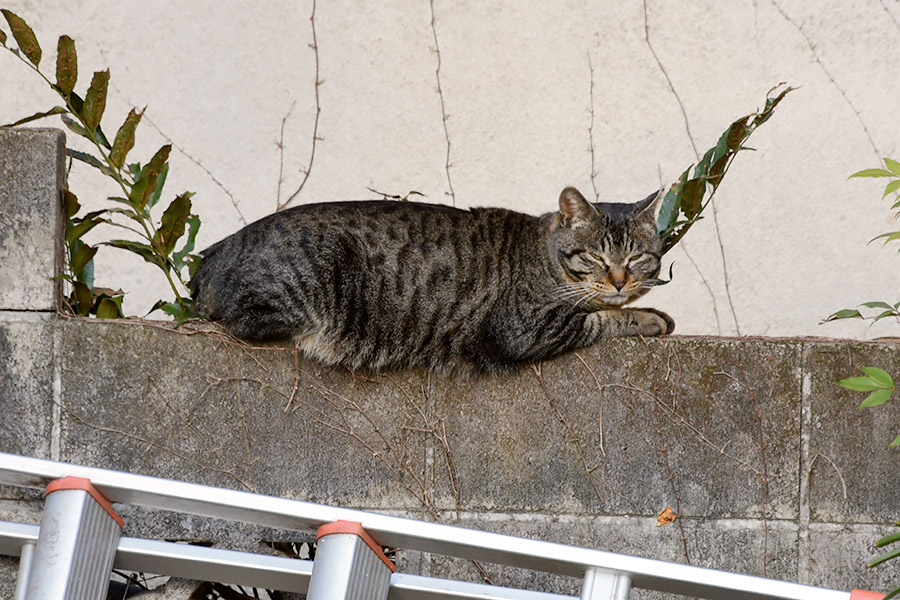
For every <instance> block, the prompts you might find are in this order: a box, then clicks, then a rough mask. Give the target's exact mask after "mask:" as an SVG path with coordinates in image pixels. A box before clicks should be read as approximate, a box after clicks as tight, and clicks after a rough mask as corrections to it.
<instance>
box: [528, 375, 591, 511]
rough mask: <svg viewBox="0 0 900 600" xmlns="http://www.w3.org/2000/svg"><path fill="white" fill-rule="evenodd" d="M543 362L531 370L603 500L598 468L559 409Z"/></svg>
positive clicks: (589, 480)
mask: <svg viewBox="0 0 900 600" xmlns="http://www.w3.org/2000/svg"><path fill="white" fill-rule="evenodd" d="M542 366H543V363H537V364H535V363H532V365H531V370H532V371H534V374H535V376H536V377H537V379H538V382H540V384H541V389H543V390H544V394H545V395H546V396H547V400H548V401H549V402H550V406H551V407H552V408H553V412H554V413H556V418H557V419H559V422H560V423H561V424H562V426H563V427H565V429H566V432H567V433H568V434H569V440H568V441H570V442H572V444H573V445H574V446H575V451H576V452H577V454H578V459H579V460H580V462H581V466H582V468H583V469H584V474H585V475H586V476H587V480H588V483H590V484H591V487H592V488H593V489H594V494H596V495H597V499H598V500H600V501H603V494H601V493H600V488H599V487H598V486H597V483H596V482H595V481H594V475H593V472H594V471H595V470H596V467H595V468H593V469H592V468H590V467H588V464H587V456H586V454H585V451H584V446H583V445H582V444H581V439H580V438H579V437H578V435H577V434H576V433H575V430H573V429H572V426H571V425H570V424H569V422H568V421H567V420H566V418H565V417H564V416H563V414H562V411H561V410H560V409H559V405H558V404H557V403H556V400H555V399H554V398H553V395H552V394H551V393H550V390H549V389H547V383H546V382H545V381H544V375H543V373H542Z"/></svg>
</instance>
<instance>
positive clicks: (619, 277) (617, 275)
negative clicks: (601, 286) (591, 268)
mask: <svg viewBox="0 0 900 600" xmlns="http://www.w3.org/2000/svg"><path fill="white" fill-rule="evenodd" d="M607 280H608V281H609V283H610V284H611V285H612V286H613V287H614V288H616V291H619V292H621V291H622V288H623V287H625V284H626V283H628V277H627V275H626V274H625V272H624V271H618V270H612V272H611V273H610V274H609V276H608V277H607Z"/></svg>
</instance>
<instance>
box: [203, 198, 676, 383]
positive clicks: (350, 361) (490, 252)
mask: <svg viewBox="0 0 900 600" xmlns="http://www.w3.org/2000/svg"><path fill="white" fill-rule="evenodd" d="M655 197H656V194H653V195H651V196H650V197H648V198H647V199H645V200H643V201H641V202H639V203H637V204H591V203H589V202H587V201H586V200H585V199H584V198H583V197H582V195H581V194H580V193H579V192H578V191H577V190H575V189H574V188H566V189H565V190H563V192H562V194H561V195H560V201H559V204H560V210H559V212H553V213H548V214H545V215H543V216H540V217H535V216H530V215H526V214H522V213H518V212H514V211H511V210H505V209H499V208H476V209H472V210H468V211H466V210H458V209H455V208H450V207H448V206H439V205H429V204H419V203H415V202H398V201H359V202H335V203H327V204H307V205H303V206H298V207H296V208H292V209H289V210H285V211H282V212H278V213H275V214H272V215H269V216H268V217H265V218H263V219H261V220H259V221H257V222H255V223H252V224H250V225H248V226H247V227H245V228H243V229H242V230H240V231H238V232H237V233H235V234H234V235H232V236H230V237H228V238H226V239H224V240H222V241H221V242H219V243H217V244H215V245H213V246H211V247H210V248H208V249H207V250H206V251H205V252H204V253H203V262H202V263H201V265H200V268H199V269H198V271H197V273H196V275H195V277H194V279H193V280H192V281H191V291H192V293H193V295H194V297H195V299H196V302H197V307H198V308H199V309H200V311H201V312H203V313H205V314H207V315H208V316H209V317H210V318H211V319H213V320H218V321H221V322H222V324H223V325H224V326H225V327H226V329H228V330H229V331H230V332H232V333H233V334H234V335H236V336H238V337H242V338H246V339H250V340H288V339H290V340H294V341H295V343H297V344H298V345H299V347H300V348H301V349H302V350H303V351H304V352H305V353H306V355H308V356H309V357H311V358H314V359H317V360H320V361H322V362H325V363H328V364H343V365H347V366H349V367H351V368H353V369H361V368H362V369H373V370H380V369H385V368H405V367H420V366H421V367H427V368H430V369H434V370H438V371H444V372H447V371H453V370H458V369H459V368H466V367H475V368H476V369H477V370H480V371H485V372H498V371H503V370H507V369H509V368H511V367H514V366H516V365H519V364H523V363H528V362H533V361H540V360H543V359H545V358H550V357H552V356H556V355H558V354H561V353H563V352H567V351H570V350H574V349H576V348H581V347H584V346H588V345H590V344H593V343H595V342H597V341H598V340H599V339H601V338H603V337H609V336H627V335H645V336H655V335H665V334H667V333H670V332H671V331H672V330H673V328H674V323H673V321H672V319H671V318H669V317H668V316H667V315H665V314H664V313H662V312H659V311H656V310H653V309H630V308H623V305H624V304H625V303H627V302H630V301H631V300H634V299H635V298H637V297H639V296H642V295H643V294H644V293H646V292H647V291H648V290H649V289H650V287H652V286H653V285H655V284H657V283H658V282H659V280H658V279H657V276H658V274H659V268H660V263H659V259H660V240H659V237H658V235H657V233H656V224H655V219H654V216H655V211H654V210H653V205H654V204H655V203H654V198H655Z"/></svg>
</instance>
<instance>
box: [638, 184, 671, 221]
mask: <svg viewBox="0 0 900 600" xmlns="http://www.w3.org/2000/svg"><path fill="white" fill-rule="evenodd" d="M665 191H666V189H665V188H662V189H660V190H659V191H658V192H653V193H652V194H650V195H649V196H647V197H646V198H644V199H643V200H641V201H640V202H637V203H636V204H635V205H634V216H635V217H646V218H648V219H649V218H652V219H653V222H654V223H655V222H656V213H657V212H659V210H658V209H659V203H660V202H662V198H663V196H664V195H665V194H664V192H665Z"/></svg>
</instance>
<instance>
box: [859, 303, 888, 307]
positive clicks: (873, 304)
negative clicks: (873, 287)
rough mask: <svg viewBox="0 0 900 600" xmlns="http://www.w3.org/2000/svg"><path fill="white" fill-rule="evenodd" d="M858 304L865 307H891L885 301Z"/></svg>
mask: <svg viewBox="0 0 900 600" xmlns="http://www.w3.org/2000/svg"><path fill="white" fill-rule="evenodd" d="M860 306H865V307H866V308H893V307H892V306H891V305H890V304H888V303H886V302H863V303H862V304H860Z"/></svg>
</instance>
